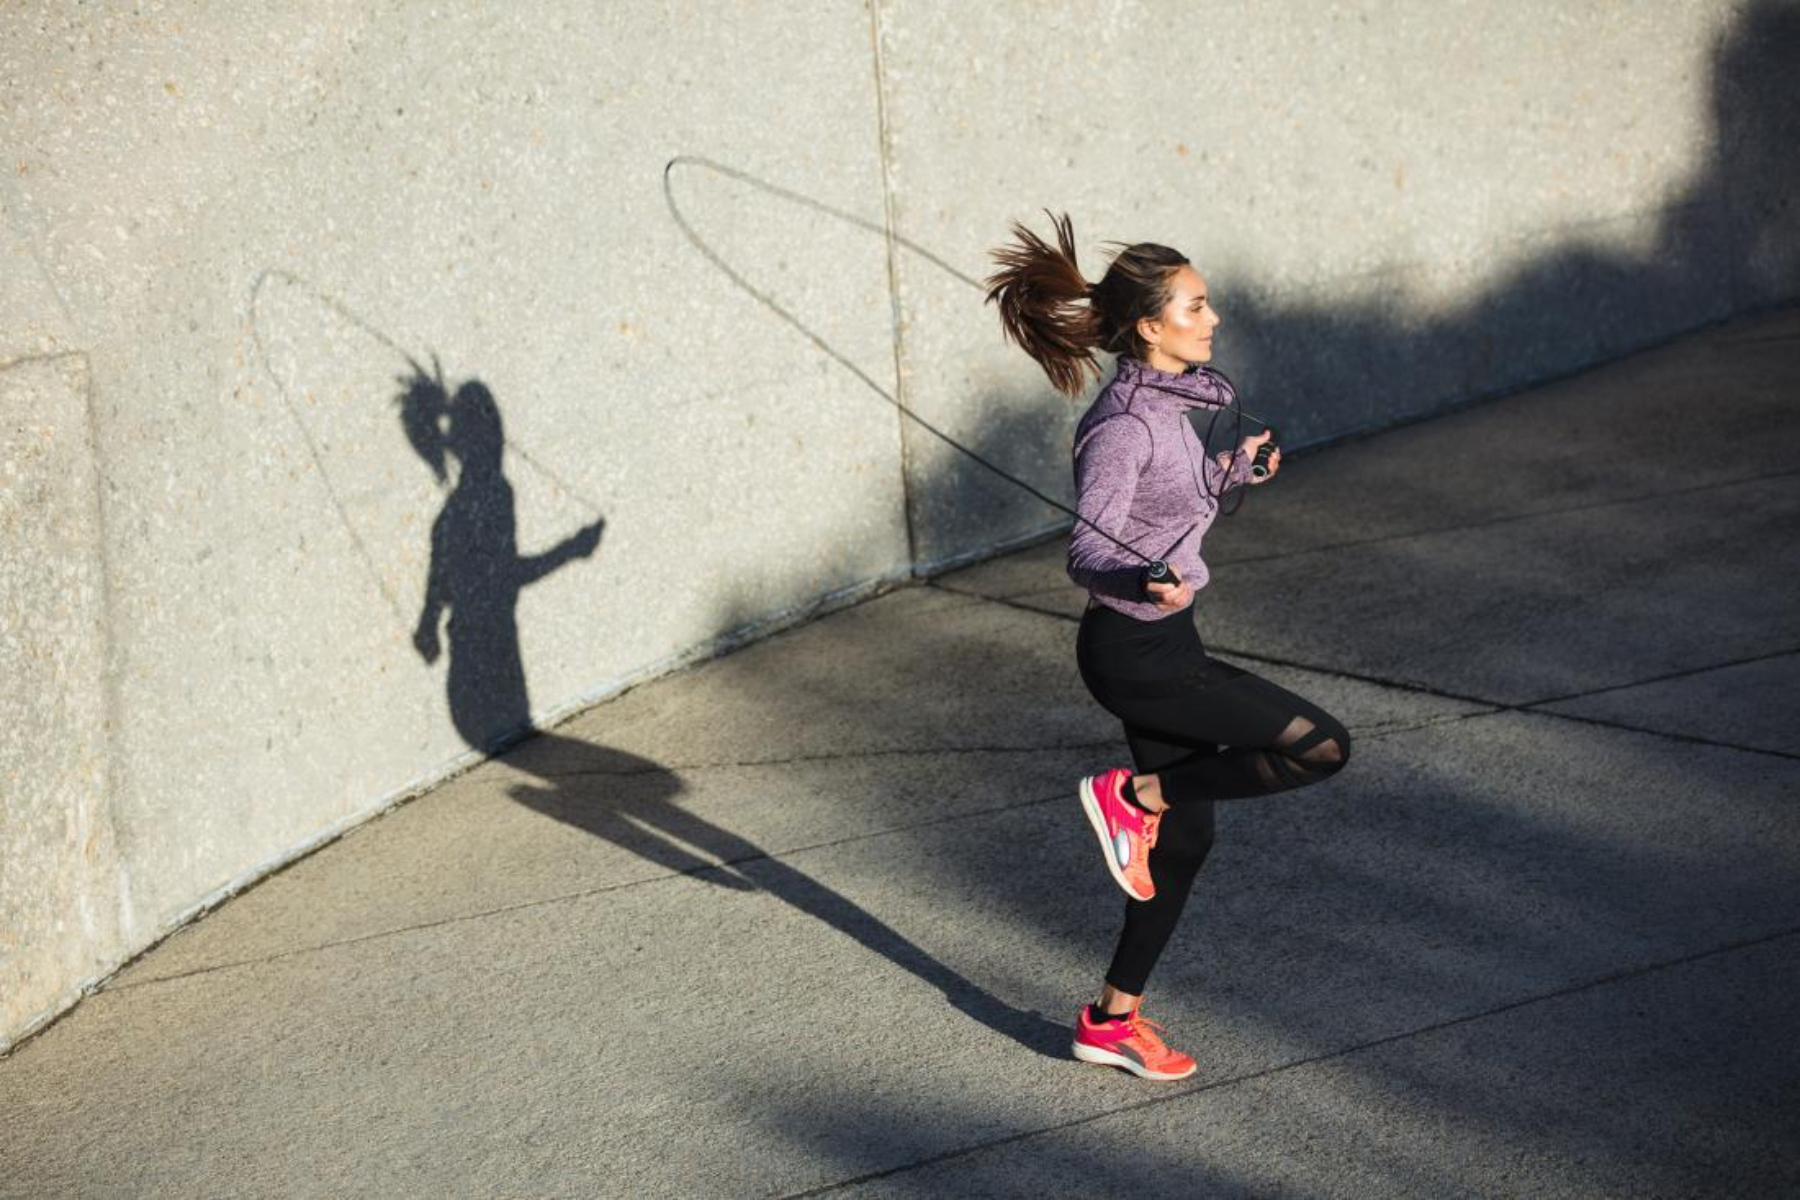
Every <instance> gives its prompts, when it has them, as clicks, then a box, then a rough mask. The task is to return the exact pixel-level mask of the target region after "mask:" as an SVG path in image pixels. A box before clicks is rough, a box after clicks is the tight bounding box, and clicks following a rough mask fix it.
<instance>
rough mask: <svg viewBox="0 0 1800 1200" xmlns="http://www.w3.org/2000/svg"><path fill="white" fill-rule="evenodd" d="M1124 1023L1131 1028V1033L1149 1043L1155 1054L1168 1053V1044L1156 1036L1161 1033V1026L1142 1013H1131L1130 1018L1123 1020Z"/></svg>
mask: <svg viewBox="0 0 1800 1200" xmlns="http://www.w3.org/2000/svg"><path fill="white" fill-rule="evenodd" d="M1125 1023H1126V1024H1127V1025H1130V1026H1131V1032H1132V1033H1134V1034H1136V1035H1137V1036H1138V1037H1141V1038H1143V1039H1144V1040H1145V1041H1146V1042H1149V1043H1150V1046H1151V1048H1152V1049H1153V1050H1155V1051H1156V1052H1157V1053H1159V1054H1167V1053H1168V1052H1169V1046H1168V1043H1167V1042H1164V1041H1163V1040H1162V1038H1160V1037H1158V1036H1157V1035H1158V1034H1159V1033H1160V1032H1161V1030H1162V1026H1161V1025H1158V1024H1157V1023H1156V1022H1155V1021H1152V1020H1151V1019H1150V1018H1149V1017H1146V1016H1145V1015H1144V1014H1143V1013H1140V1012H1136V1011H1133V1012H1132V1014H1131V1015H1130V1016H1128V1017H1126V1018H1125Z"/></svg>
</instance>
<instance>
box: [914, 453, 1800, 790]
mask: <svg viewBox="0 0 1800 1200" xmlns="http://www.w3.org/2000/svg"><path fill="white" fill-rule="evenodd" d="M1796 473H1800V472H1796ZM927 586H929V587H938V588H943V589H944V590H945V591H953V592H955V593H956V594H957V595H959V596H972V595H979V593H976V592H964V591H960V590H957V589H954V588H949V587H945V586H944V585H943V584H940V583H937V582H936V581H933V582H931V583H929V584H928V585H927ZM984 599H986V600H989V601H991V602H992V603H994V604H1002V605H1005V606H1006V607H1008V608H1015V609H1018V610H1019V611H1020V612H1028V613H1033V614H1036V615H1037V616H1040V617H1049V618H1051V619H1052V620H1057V621H1079V620H1080V618H1078V617H1070V616H1066V615H1064V614H1062V613H1053V612H1045V611H1044V610H1043V609H1041V608H1031V607H1029V606H1028V605H1023V604H1014V603H1012V602H1011V601H1009V600H1004V599H1001V598H999V597H996V596H987V597H984ZM1208 652H1209V653H1212V652H1217V654H1219V655H1221V656H1225V657H1229V658H1241V659H1244V660H1245V661H1247V662H1254V663H1262V664H1265V665H1267V666H1273V667H1286V668H1288V669H1289V670H1294V671H1306V672H1308V673H1310V674H1313V675H1323V676H1325V677H1327V678H1335V679H1348V680H1351V681H1353V682H1356V683H1367V684H1371V685H1373V686H1375V687H1381V688H1388V689H1391V690H1393V691H1398V692H1410V693H1415V694H1417V695H1422V696H1432V697H1435V698H1437V699H1440V700H1454V701H1457V702H1458V703H1462V704H1474V705H1479V706H1480V707H1481V708H1482V709H1483V710H1485V711H1482V712H1479V713H1463V714H1459V715H1460V716H1462V717H1475V716H1493V715H1495V714H1496V713H1502V712H1516V713H1522V714H1525V715H1527V716H1536V717H1550V718H1552V719H1554V720H1558V721H1573V722H1576V723H1579V724H1582V725H1598V726H1601V727H1603V728H1607V729H1617V730H1621V731H1623V732H1626V733H1642V734H1648V735H1650V736H1652V737H1660V738H1667V739H1668V740H1670V741H1674V742H1683V743H1686V744H1689V745H1699V746H1713V747H1717V748H1718V749H1721V750H1735V751H1738V752H1740V753H1744V754H1762V755H1767V756H1770V757H1773V758H1780V759H1787V760H1794V759H1800V754H1794V753H1791V752H1789V751H1786V750H1770V749H1768V748H1767V747H1764V746H1747V745H1743V744H1741V743H1737V742H1724V741H1720V740H1718V739H1716V738H1706V737H1701V736H1699V735H1698V734H1692V733H1676V732H1672V731H1670V730H1667V729H1652V728H1650V727H1648V726H1644V725H1632V724H1629V723H1627V722H1624V721H1611V720H1606V719H1605V718H1602V717H1589V716H1580V715H1577V714H1575V713H1565V712H1552V711H1550V710H1549V709H1546V708H1540V707H1538V706H1539V705H1543V704H1560V703H1563V702H1565V701H1569V700H1580V699H1582V698H1584V697H1586V696H1589V695H1598V694H1600V693H1602V692H1614V691H1620V690H1622V689H1625V688H1633V687H1642V686H1645V685H1647V684H1651V683H1658V682H1661V681H1662V680H1665V679H1674V678H1679V677H1681V676H1683V675H1697V674H1704V673H1705V672H1707V671H1717V670H1724V669H1725V668H1727V667H1733V666H1740V665H1742V664H1744V663H1750V662H1759V661H1762V660H1763V659H1767V658H1780V657H1782V656H1783V655H1786V654H1793V653H1796V651H1794V650H1779V651H1775V652H1773V653H1770V654H1766V655H1757V656H1754V657H1751V658H1743V659H1734V660H1732V661H1729V662H1723V663H1716V664H1713V665H1711V666H1703V667H1692V668H1687V669H1684V670H1682V671H1677V672H1674V673H1672V674H1668V675H1658V676H1652V677H1651V678H1649V679H1643V680H1637V681H1634V682H1631V683H1615V684H1607V685H1606V686H1605V687H1600V688H1594V689H1592V690H1591V691H1584V692H1571V693H1569V694H1568V695H1566V696H1553V697H1551V698H1550V699H1548V700H1528V701H1524V702H1522V703H1517V704H1514V703H1510V702H1508V701H1504V700H1494V699H1490V698H1488V697H1486V696H1475V695H1467V694H1464V693H1461V692H1452V691H1447V690H1445V689H1442V688H1434V687H1431V686H1430V685H1428V684H1422V683H1402V682H1400V681H1399V680H1395V679H1385V678H1383V677H1381V676H1379V675H1365V674H1363V673H1361V672H1358V671H1350V670H1345V669H1342V668H1339V667H1322V666H1318V665H1316V664H1313V663H1303V662H1295V661H1294V660H1292V659H1285V658H1275V657H1273V656H1271V655H1267V654H1257V653H1254V652H1252V651H1249V650H1239V649H1236V648H1234V647H1231V646H1212V647H1208Z"/></svg>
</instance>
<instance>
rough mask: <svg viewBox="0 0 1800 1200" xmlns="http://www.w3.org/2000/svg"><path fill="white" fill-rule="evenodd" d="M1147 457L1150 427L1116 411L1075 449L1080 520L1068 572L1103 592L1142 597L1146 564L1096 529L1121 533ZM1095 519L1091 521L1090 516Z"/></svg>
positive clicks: (1071, 539) (1074, 532)
mask: <svg viewBox="0 0 1800 1200" xmlns="http://www.w3.org/2000/svg"><path fill="white" fill-rule="evenodd" d="M1149 463H1150V431H1149V430H1148V429H1146V428H1145V427H1144V423H1143V422H1142V421H1140V420H1138V419H1137V418H1136V417H1132V416H1126V415H1123V414H1121V415H1118V416H1112V417H1108V418H1106V419H1105V420H1104V421H1101V422H1100V423H1099V425H1097V426H1095V428H1094V429H1093V431H1092V432H1091V433H1089V434H1088V435H1087V437H1086V439H1085V440H1084V441H1083V442H1082V444H1081V448H1080V450H1079V451H1078V452H1077V453H1076V455H1075V494H1076V501H1075V509H1076V511H1077V512H1079V513H1080V514H1081V516H1082V517H1083V520H1080V521H1077V522H1075V528H1074V529H1073V530H1071V531H1070V533H1069V567H1068V570H1069V578H1070V579H1072V580H1074V581H1075V582H1076V583H1078V584H1080V585H1081V586H1082V587H1084V588H1087V589H1088V590H1089V591H1091V592H1096V593H1098V594H1100V595H1103V596H1113V597H1115V598H1117V599H1120V600H1142V599H1143V598H1144V574H1143V570H1144V564H1143V562H1142V560H1140V559H1138V558H1135V557H1134V556H1133V555H1132V554H1131V552H1130V551H1128V550H1125V549H1123V548H1122V547H1120V546H1118V545H1115V544H1114V543H1113V542H1111V541H1110V540H1108V539H1107V538H1106V537H1105V536H1104V535H1102V534H1100V533H1098V532H1096V531H1095V529H1094V526H1096V525H1097V526H1099V527H1100V528H1101V529H1104V530H1105V531H1106V532H1107V533H1110V534H1112V535H1113V536H1114V537H1120V536H1121V533H1120V531H1122V530H1123V529H1124V528H1125V525H1126V519H1127V517H1128V516H1129V515H1130V513H1131V502H1132V498H1133V496H1134V495H1135V494H1136V492H1137V485H1138V478H1139V477H1140V476H1141V475H1142V474H1143V471H1144V468H1145V467H1146V466H1148V465H1149ZM1090 521H1091V522H1093V524H1092V525H1090V524H1088V522H1090Z"/></svg>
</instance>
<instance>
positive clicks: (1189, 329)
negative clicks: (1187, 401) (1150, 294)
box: [1138, 266, 1219, 371]
mask: <svg viewBox="0 0 1800 1200" xmlns="http://www.w3.org/2000/svg"><path fill="white" fill-rule="evenodd" d="M1218 327H1219V314H1218V313H1216V312H1214V311H1213V307H1212V301H1211V300H1210V299H1209V298H1208V296H1207V294H1206V280H1204V279H1202V278H1201V277H1200V272H1198V271H1196V270H1194V268H1193V267H1191V266H1189V267H1182V268H1181V269H1180V270H1178V271H1176V272H1175V274H1174V276H1173V277H1171V278H1170V280H1169V302H1168V303H1167V304H1166V305H1164V306H1163V310H1162V315H1161V316H1160V317H1158V318H1156V319H1155V320H1150V319H1145V320H1142V321H1139V322H1138V336H1139V337H1141V338H1143V339H1144V344H1145V346H1146V347H1148V349H1149V355H1148V357H1149V360H1150V365H1151V366H1153V367H1156V368H1158V369H1159V370H1164V371H1179V370H1181V369H1182V368H1183V367H1185V366H1187V365H1188V364H1190V363H1203V362H1207V361H1208V360H1210V359H1211V358H1212V340H1213V330H1215V329H1217V328H1218ZM1159 360H1160V361H1159Z"/></svg>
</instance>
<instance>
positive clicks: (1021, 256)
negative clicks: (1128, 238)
mask: <svg viewBox="0 0 1800 1200" xmlns="http://www.w3.org/2000/svg"><path fill="white" fill-rule="evenodd" d="M1044 215H1045V216H1047V217H1049V218H1050V222H1051V224H1052V225H1053V226H1054V227H1055V229H1056V242H1057V244H1056V245H1055V246H1054V247H1052V246H1051V245H1049V244H1048V243H1046V242H1045V241H1044V240H1043V239H1042V238H1040V237H1038V235H1037V234H1035V233H1033V232H1032V231H1031V230H1029V229H1027V228H1026V227H1025V226H1024V225H1023V224H1021V223H1019V222H1016V221H1015V222H1014V223H1013V227H1012V232H1013V237H1014V239H1015V241H1014V242H1013V243H1012V244H1010V245H1006V246H1001V247H1000V248H999V249H997V250H994V251H992V252H991V257H992V258H993V259H994V261H995V262H996V263H997V264H998V265H999V270H997V271H995V272H994V274H992V275H990V276H989V277H988V279H987V281H986V282H987V286H988V294H987V298H988V302H989V303H991V304H996V305H998V306H999V309H1000V326H1001V329H1002V330H1003V331H1004V332H1005V334H1006V336H1007V337H1008V338H1009V339H1011V340H1012V341H1013V342H1015V343H1017V344H1018V346H1019V347H1020V348H1021V349H1022V350H1024V351H1025V353H1027V354H1029V355H1031V357H1032V358H1034V359H1036V360H1037V363H1038V365H1039V366H1041V367H1043V368H1044V373H1045V374H1046V375H1048V376H1049V377H1050V382H1051V384H1052V385H1053V386H1054V387H1055V388H1056V390H1057V391H1059V392H1062V393H1063V394H1064V395H1068V396H1075V395H1079V394H1080V392H1081V389H1082V385H1083V383H1084V377H1085V376H1086V375H1087V373H1088V372H1090V371H1091V372H1092V373H1093V374H1094V375H1095V377H1098V376H1099V374H1100V364H1099V362H1098V361H1097V360H1096V359H1095V357H1094V354H1095V352H1096V351H1100V350H1104V351H1106V352H1108V353H1111V354H1131V355H1134V356H1136V357H1140V358H1141V357H1142V356H1143V354H1144V352H1145V346H1144V343H1143V341H1142V339H1140V338H1139V336H1138V332H1137V323H1138V321H1140V320H1142V319H1143V318H1146V317H1152V318H1154V317H1157V316H1160V315H1161V314H1162V310H1163V307H1164V306H1165V305H1167V304H1168V302H1169V278H1170V276H1172V275H1174V273H1175V272H1176V271H1177V270H1179V269H1180V268H1181V267H1184V266H1186V265H1187V261H1188V260H1187V258H1186V257H1184V256H1183V255H1182V254H1181V253H1180V252H1179V251H1176V250H1171V249H1170V248H1169V247H1167V246H1159V245H1157V244H1156V243H1154V242H1138V243H1136V244H1134V245H1130V246H1122V247H1121V248H1120V250H1119V252H1118V254H1117V255H1116V256H1115V257H1114V258H1113V260H1112V263H1111V264H1110V265H1109V266H1108V267H1107V270H1106V274H1105V276H1103V277H1102V278H1101V280H1100V282H1099V283H1089V282H1088V281H1087V280H1086V279H1085V278H1084V277H1083V276H1082V274H1081V268H1080V267H1079V266H1078V265H1077V264H1076V261H1075V234H1074V230H1073V228H1072V226H1071V222H1070V220H1069V216H1068V214H1067V213H1064V214H1063V215H1062V216H1060V217H1058V216H1057V215H1056V214H1054V213H1052V212H1049V211H1048V210H1046V211H1045V214H1044ZM1114 244H1115V245H1117V244H1118V243H1114Z"/></svg>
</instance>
